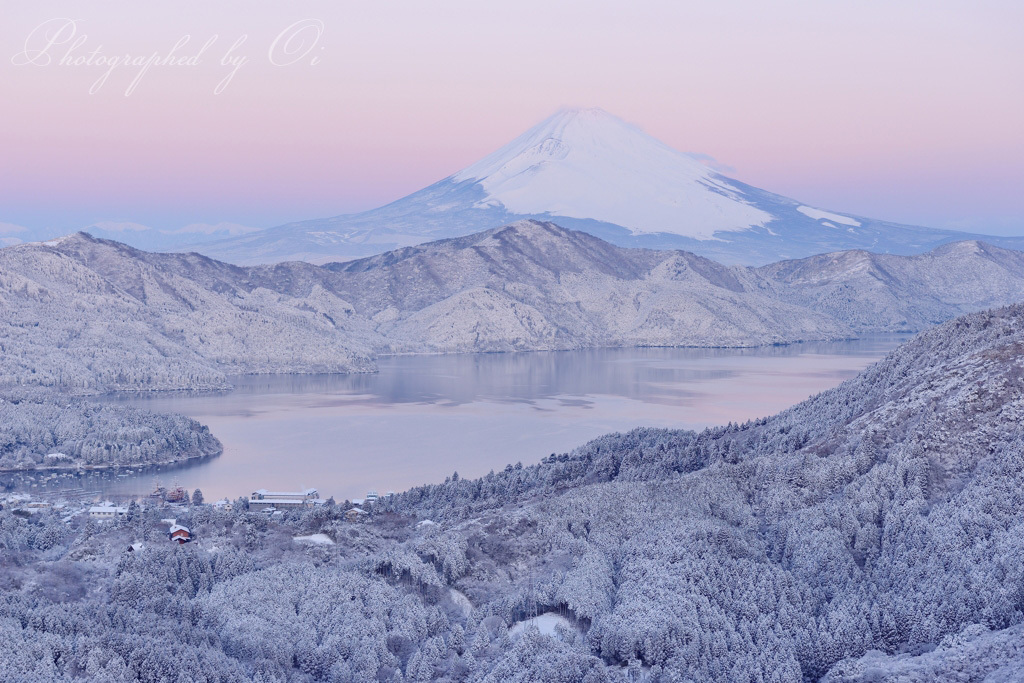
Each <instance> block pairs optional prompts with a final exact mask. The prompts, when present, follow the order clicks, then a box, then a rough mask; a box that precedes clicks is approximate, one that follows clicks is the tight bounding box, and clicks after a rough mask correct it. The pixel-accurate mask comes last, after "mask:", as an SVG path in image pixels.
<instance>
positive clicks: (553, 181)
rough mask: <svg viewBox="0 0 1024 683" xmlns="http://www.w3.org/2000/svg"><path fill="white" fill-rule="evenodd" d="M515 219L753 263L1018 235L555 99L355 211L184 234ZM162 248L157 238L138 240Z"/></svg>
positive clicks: (280, 255)
mask: <svg viewBox="0 0 1024 683" xmlns="http://www.w3.org/2000/svg"><path fill="white" fill-rule="evenodd" d="M523 219H537V220H544V221H554V222H557V223H558V224H560V225H563V226H566V227H569V228H572V229H576V230H581V231H583V232H587V233H589V234H591V235H595V236H597V237H600V238H602V239H604V240H606V241H608V242H611V243H612V244H616V245H618V246H624V247H648V248H657V249H685V250H687V251H690V252H693V253H695V254H700V255H702V256H705V257H707V258H712V259H715V260H718V261H720V262H722V263H727V264H745V265H762V264H766V263H770V262H773V261H778V260H780V259H792V258H802V257H805V256H811V255H814V254H820V253H823V252H831V251H839V250H848V249H865V250H869V251H873V252H878V253H893V254H917V253H922V252H925V251H928V250H931V249H934V248H935V247H937V246H939V245H941V244H945V243H948V242H955V241H962V240H965V239H984V240H985V241H987V242H988V243H990V244H995V245H998V246H1004V247H1007V248H1024V238H1015V237H1013V238H1011V237H985V236H981V235H971V234H967V233H960V232H954V231H950V230H937V229H932V228H924V227H915V226H908V225H899V224H895V223H888V222H885V221H879V220H874V219H871V218H867V217H863V216H854V215H850V214H842V213H838V212H835V211H826V210H823V209H820V208H816V207H811V206H806V205H804V204H802V203H801V202H799V201H796V200H793V199H789V198H787V197H783V196H780V195H777V194H773V193H771V192H767V191H765V190H761V189H758V188H756V187H752V186H750V185H746V184H744V183H742V182H739V181H737V180H733V179H731V178H727V177H725V176H724V175H722V174H720V173H718V172H716V171H714V170H712V169H711V168H709V167H708V166H707V165H706V164H705V163H703V161H702V160H701V158H700V157H698V156H695V155H690V154H683V153H681V152H678V151H676V150H674V149H672V148H670V147H668V146H666V145H664V144H663V143H661V142H659V141H658V140H656V139H654V138H653V137H651V136H649V135H647V134H646V133H644V132H643V131H641V130H640V129H638V128H636V127H634V126H632V125H630V124H627V123H625V122H624V121H621V120H620V119H618V118H616V117H614V116H612V115H610V114H608V113H606V112H604V111H602V110H600V109H567V110H563V111H560V112H558V113H557V114H555V115H554V116H552V117H550V118H549V119H547V120H545V121H543V122H541V123H540V124H538V125H537V126H535V127H533V128H531V129H530V130H528V131H527V132H526V133H524V134H523V135H521V136H519V137H518V138H516V139H515V140H513V141H512V142H510V143H509V144H508V145H506V146H504V147H502V148H501V149H499V150H498V151H496V152H494V153H493V154H491V155H489V156H487V157H485V158H483V159H482V160H480V161H479V162H477V163H475V164H473V165H472V166H469V167H468V168H466V169H464V170H462V171H460V172H458V173H456V174H454V175H452V176H450V177H448V178H445V179H444V180H441V181H439V182H437V183H434V184H433V185H431V186H429V187H427V188H425V189H422V190H420V191H418V192H415V193H413V194H411V195H409V196H407V197H404V198H402V199H399V200H397V201H395V202H392V203H390V204H387V205H386V206H382V207H380V208H377V209H373V210H371V211H365V212H363V213H357V214H350V215H342V216H335V217H333V218H324V219H318V220H309V221H303V222H299V223H290V224H288V225H282V226H279V227H276V228H271V229H268V230H261V231H257V232H248V233H245V234H238V235H233V236H231V237H228V238H225V239H217V240H214V241H211V242H204V243H197V242H194V241H193V242H192V244H193V245H194V247H193V248H195V249H198V250H199V251H201V252H202V253H204V254H206V255H208V256H211V257H214V258H217V259H220V260H223V261H228V262H231V263H238V264H256V263H271V262H277V261H285V260H302V261H309V262H313V263H325V262H328V261H346V260H351V259H354V258H360V257H365V256H371V255H375V254H380V253H383V252H385V251H390V250H393V249H397V248H401V247H405V246H411V245H415V244H421V243H424V242H428V241H431V240H438V239H445V238H451V237H460V236H463V235H468V234H471V233H476V232H479V231H481V230H487V229H490V228H495V227H498V226H501V225H506V224H509V223H512V222H515V221H518V220H523ZM152 246H153V247H155V248H159V249H166V248H168V247H167V246H166V244H165V243H162V244H159V245H156V244H154V245H152Z"/></svg>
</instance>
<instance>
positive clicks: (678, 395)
mask: <svg viewBox="0 0 1024 683" xmlns="http://www.w3.org/2000/svg"><path fill="white" fill-rule="evenodd" d="M902 339H905V337H879V338H871V339H865V340H856V341H849V342H834V343H807V344H797V345H792V346H776V347H767V348H759V349H600V350H586V351H565V352H550V353H546V352H541V353H512V354H507V353H506V354H473V355H445V356H400V357H391V358H384V359H381V361H380V362H379V367H380V372H378V373H375V374H367V375H278V376H258V377H253V376H247V377H236V378H233V379H232V382H233V384H234V385H235V389H234V390H233V391H231V392H228V393H221V394H164V395H146V396H124V395H121V396H109V397H105V398H103V399H102V400H106V401H111V402H121V403H128V404H131V405H135V406H138V407H142V408H147V409H149V410H154V411H159V412H179V413H183V414H185V415H189V416H191V417H194V418H196V419H198V420H200V421H201V422H203V423H204V424H207V425H209V426H210V429H211V430H212V431H213V433H214V434H215V435H216V436H217V437H218V438H219V439H220V440H221V441H222V442H223V444H224V454H223V455H222V456H220V457H219V458H215V459H212V460H208V461H205V462H202V463H198V464H193V465H186V466H183V467H180V468H178V469H177V470H174V471H170V470H165V471H163V472H161V473H160V474H159V476H160V477H161V479H162V480H163V482H164V484H169V483H171V481H172V480H177V481H179V482H180V483H181V484H182V485H183V486H186V487H187V488H189V489H194V488H197V487H198V488H201V489H202V490H203V492H204V495H205V496H206V498H207V499H208V500H212V499H213V498H219V497H222V496H229V497H232V498H234V497H237V496H239V495H246V494H248V493H249V492H250V491H252V490H254V489H256V488H274V489H279V490H280V489H294V488H298V487H309V486H314V487H316V488H318V489H319V490H320V492H321V495H323V496H324V497H327V496H330V495H333V496H335V498H337V499H339V500H340V499H342V498H352V497H361V496H362V495H363V494H364V493H365V492H366V491H367V490H368V489H371V488H372V489H378V490H380V491H382V492H383V491H384V490H388V489H394V490H401V489H404V488H408V487H409V486H413V485H416V484H420V483H425V482H434V481H439V480H443V479H444V478H445V477H446V476H448V475H450V474H451V473H452V472H453V471H458V472H459V474H460V475H462V476H471V477H472V476H479V475H482V474H486V473H487V471H488V470H491V469H500V468H502V467H504V466H505V465H506V464H507V463H509V462H517V461H521V462H523V463H524V464H528V463H533V462H536V461H538V460H540V459H541V458H542V457H544V456H545V455H547V454H549V453H552V452H562V451H567V450H571V449H572V448H574V447H575V446H578V445H580V444H582V443H584V442H585V441H587V440H588V439H591V438H593V437H596V436H599V435H600V434H603V433H606V432H609V431H619V430H625V429H630V428H632V427H635V426H639V425H645V426H657V427H686V428H700V427H704V426H708V425H713V424H723V423H726V422H729V421H743V420H747V419H751V418H755V417H761V416H764V415H770V414H772V413H775V412H778V411H779V410H782V409H783V408H786V407H787V406H790V405H792V404H794V403H797V402H799V401H800V400H803V399H804V398H806V397H808V396H810V395H812V394H814V393H817V392H818V391H821V390H823V389H826V388H829V387H832V386H835V385H836V384H839V383H840V382H841V381H842V380H844V379H847V378H849V377H852V376H853V375H854V374H856V373H857V372H859V371H860V370H861V369H862V368H863V367H865V366H866V365H867V364H869V363H870V362H872V361H874V360H876V359H878V358H879V357H881V356H882V355H883V354H884V353H885V352H887V351H888V350H890V349H891V348H893V347H894V346H895V345H896V344H897V343H899V341H901V340H902ZM121 475H122V476H112V475H109V474H108V475H104V476H100V475H91V478H90V479H87V480H86V481H82V480H81V479H78V480H74V479H54V480H51V481H49V482H48V483H42V482H36V483H37V487H39V488H46V487H48V486H49V487H59V488H66V487H69V486H76V487H79V488H81V489H83V490H85V491H86V492H87V493H90V492H93V491H101V492H102V493H103V494H108V495H109V494H142V493H148V491H149V490H150V489H151V488H152V481H153V476H154V475H153V473H139V472H135V473H131V474H128V475H127V476H125V475H124V473H121Z"/></svg>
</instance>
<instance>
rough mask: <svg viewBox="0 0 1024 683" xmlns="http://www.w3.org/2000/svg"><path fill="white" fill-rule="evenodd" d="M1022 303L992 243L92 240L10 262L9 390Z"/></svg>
mask: <svg viewBox="0 0 1024 683" xmlns="http://www.w3.org/2000/svg"><path fill="white" fill-rule="evenodd" d="M1021 300H1024V255H1022V254H1020V253H1018V252H1013V251H1009V250H1005V249H1000V248H998V247H993V246H991V245H986V244H983V243H976V242H968V243H960V244H956V245H951V246H947V247H943V248H940V249H938V250H935V251H933V252H930V253H928V254H924V255H920V256H892V255H877V254H869V253H866V252H841V253H836V254H828V255H823V256H818V257H813V258H811V259H804V260H801V261H790V262H783V263H778V264H772V265H770V266H766V267H764V268H747V267H742V266H723V265H721V264H719V263H715V262H714V261H711V260H708V259H705V258H702V257H700V256H696V255H694V254H692V253H689V252H684V251H657V250H650V249H626V248H622V247H617V246H615V245H612V244H609V243H608V242H605V241H603V240H601V239H598V238H596V237H594V236H592V235H589V234H587V233H584V232H579V231H572V230H567V229H565V228H562V227H559V226H557V225H554V224H552V223H541V222H536V221H523V222H519V223H516V224H513V225H509V226H504V227H502V228H497V229H493V230H489V231H484V232H481V233H477V234H473V235H468V236H465V237H459V238H454V239H449V240H442V241H439V242H434V243H430V244H425V245H419V246H415V247H407V248H404V249H400V250H396V251H392V252H388V253H386V254H382V255H379V256H373V257H369V258H366V259H362V260H357V261H352V262H346V263H332V264H327V265H324V266H315V265H312V264H309V263H304V262H288V263H279V264H276V265H272V266H253V267H241V266H233V265H230V264H227V263H222V262H219V261H215V260H212V259H209V258H207V257H204V256H201V255H199V254H195V253H192V254H160V253H152V252H144V251H139V250H136V249H133V248H131V247H128V246H126V245H123V244H120V243H118V242H112V241H107V240H98V239H95V238H92V237H90V236H88V235H85V234H77V235H71V236H67V237H63V238H59V239H56V240H51V241H49V242H46V243H38V244H25V245H19V246H16V247H10V248H7V249H4V250H0V312H2V314H3V315H2V317H0V321H2V322H0V345H2V348H3V350H4V354H3V355H2V356H0V386H4V385H19V384H26V383H27V384H42V385H46V386H57V387H62V388H64V389H70V390H85V391H88V390H103V389H131V390H139V389H142V390H159V389H175V388H191V389H195V388H216V387H222V386H225V375H227V374H235V373H278V372H351V371H365V370H370V369H372V368H373V361H372V359H373V358H374V356H376V355H377V354H380V353H420V352H478V351H531V350H556V349H578V348H593V347H611V346H618V347H623V346H698V347H714V346H719V347H721V346H731V347H740V346H760V345H764V344H776V343H790V342H797V341H804V340H821V339H839V338H848V337H851V336H856V335H857V334H861V333H865V332H876V331H908V330H919V329H922V328H924V327H927V326H930V325H932V324H935V323H937V322H941V321H943V320H946V319H948V318H950V317H953V316H955V315H958V314H960V313H963V312H967V311H973V310H978V309H982V308H986V307H991V306H998V305H1004V304H1006V303H1010V302H1014V301H1021Z"/></svg>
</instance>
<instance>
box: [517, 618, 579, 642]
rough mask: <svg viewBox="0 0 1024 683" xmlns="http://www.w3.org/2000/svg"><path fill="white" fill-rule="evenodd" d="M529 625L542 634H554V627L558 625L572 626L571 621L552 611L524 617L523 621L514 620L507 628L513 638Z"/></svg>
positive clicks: (568, 627)
mask: <svg viewBox="0 0 1024 683" xmlns="http://www.w3.org/2000/svg"><path fill="white" fill-rule="evenodd" d="M530 626H536V627H537V629H538V630H539V631H540V632H541V634H542V635H545V636H553V635H555V629H556V628H557V627H558V626H561V627H563V628H567V629H570V628H572V622H570V621H569V620H568V619H566V618H565V617H562V616H559V615H557V614H555V613H554V612H547V613H545V614H541V615H539V616H536V617H533V618H532V619H524V620H523V621H518V622H516V623H515V624H513V625H512V628H510V629H509V631H508V632H509V635H511V636H512V637H513V638H515V637H516V636H518V635H520V634H521V633H522V632H523V631H525V630H526V629H527V628H528V627H530Z"/></svg>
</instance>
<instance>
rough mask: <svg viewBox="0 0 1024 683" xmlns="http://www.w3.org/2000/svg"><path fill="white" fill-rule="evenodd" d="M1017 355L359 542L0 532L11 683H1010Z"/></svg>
mask: <svg viewBox="0 0 1024 683" xmlns="http://www.w3.org/2000/svg"><path fill="white" fill-rule="evenodd" d="M1022 348H1024V306H1013V307H1010V308H1006V309H1000V310H996V311H992V312H986V313H979V314H972V315H969V316H965V317H962V318H959V319H956V320H953V321H950V322H948V323H946V324H944V325H941V326H939V327H937V328H935V329H933V330H930V331H928V332H925V333H923V334H922V335H920V336H918V337H917V338H915V339H914V340H913V341H911V342H909V343H907V344H905V345H904V346H902V347H900V348H899V349H897V350H896V351H894V352H893V353H892V354H890V355H889V356H888V357H887V358H885V359H884V360H882V361H881V362H879V363H877V364H876V365H874V366H872V367H871V368H869V369H868V370H866V371H865V372H864V373H862V374H861V375H859V376H858V377H857V378H855V379H853V380H850V381H848V382H846V383H844V384H843V385H841V386H839V387H837V388H836V389H833V390H830V391H827V392H824V393H823V394H820V395H818V396H816V397H813V398H811V399H809V400H808V401H805V402H804V403H801V404H799V405H797V406H795V407H793V408H792V409H789V410H787V411H785V412H783V413H781V414H779V415H776V416H773V417H768V418H764V419H759V420H756V421H753V422H750V423H747V424H740V425H737V424H731V425H727V426H724V427H720V428H714V429H709V430H706V431H704V432H701V433H695V432H686V431H667V430H649V429H645V430H636V431H634V432H630V433H627V434H613V435H609V436H606V437H603V438H600V439H597V440H595V441H593V442H591V443H589V444H586V445H584V446H582V447H580V448H579V449H577V450H575V451H573V452H571V453H564V454H553V455H552V456H551V457H549V458H546V459H545V461H544V462H543V463H541V464H538V465H536V466H529V467H524V466H520V465H510V466H509V467H507V468H506V469H504V470H503V471H500V472H495V473H492V474H490V475H488V476H485V477H483V478H481V479H478V480H465V479H462V478H460V477H458V476H457V475H456V474H453V475H452V476H450V477H449V478H448V480H447V481H446V482H445V483H443V484H438V485H433V486H424V487H420V488H417V489H413V490H411V491H408V492H406V493H403V494H399V495H397V496H394V497H392V498H390V499H385V502H382V503H378V505H377V507H376V508H375V509H374V510H373V513H372V514H371V515H369V516H368V519H363V520H362V521H349V517H350V516H347V515H346V509H347V507H348V506H347V505H346V504H344V503H339V504H337V505H329V506H325V507H319V508H313V509H310V510H306V511H302V512H299V511H295V512H289V513H286V514H285V515H284V516H283V517H276V518H268V517H267V516H266V515H265V514H262V513H257V512H252V511H248V510H246V509H245V505H244V501H237V502H236V505H235V507H234V509H233V510H231V511H223V510H215V509H213V508H212V507H210V506H193V507H191V508H190V509H188V510H187V511H184V512H183V513H182V514H180V515H179V516H180V519H179V520H178V521H179V523H183V524H186V525H187V526H189V527H190V528H191V529H192V530H193V532H194V534H195V541H194V542H193V543H189V544H187V545H184V546H181V547H178V546H176V545H172V544H170V543H169V542H168V540H167V536H166V524H163V525H162V523H161V522H160V519H159V517H160V512H159V511H157V510H147V511H142V510H140V509H138V508H134V507H133V508H132V509H131V510H129V514H128V516H127V517H126V518H125V519H123V520H121V521H117V522H114V523H111V524H110V525H109V526H97V525H96V524H95V523H93V522H91V521H88V520H81V519H77V518H76V519H71V520H69V521H65V520H64V519H62V518H60V517H59V516H57V515H55V514H52V513H47V512H44V513H41V514H39V515H34V516H30V515H24V514H14V513H12V512H10V511H9V510H5V511H2V512H0V549H2V553H0V562H2V564H3V571H2V572H0V577H2V578H0V580H2V581H4V582H5V584H4V586H3V591H2V593H0V638H3V640H4V651H5V656H4V657H3V658H0V677H2V678H4V679H5V680H60V679H75V678H88V679H90V680H112V681H120V680H153V681H162V680H177V681H181V680H189V681H194V680H218V681H233V680H289V681H315V680H329V681H372V680H380V681H399V680H401V681H409V680H448V681H524V682H526V681H539V680H545V681H586V682H587V683H594V682H597V681H687V680H692V681H730V682H732V681H801V680H818V679H824V680H827V681H833V682H835V681H885V680H892V681H895V680H907V681H930V680H982V679H983V678H985V676H988V675H991V677H992V678H991V679H990V680H1013V676H1014V675H1016V673H1018V672H1019V671H1020V670H1021V669H1022V667H1024V642H1022V640H1021V638H1020V629H1021V627H1022V625H1024V520H1022V518H1021V515H1020V510H1021V508H1022V506H1024V433H1022V431H1021V428H1020V426H1019V425H1020V421H1021V418H1022V416H1024V392H1022V389H1024V385H1022V379H1024V363H1022V356H1021V349H1022ZM133 543H135V544H137V545H136V546H135V547H134V548H133V550H132V551H131V552H129V551H128V550H127V548H128V546H129V545H130V544H133ZM138 544H141V545H138Z"/></svg>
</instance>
